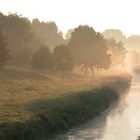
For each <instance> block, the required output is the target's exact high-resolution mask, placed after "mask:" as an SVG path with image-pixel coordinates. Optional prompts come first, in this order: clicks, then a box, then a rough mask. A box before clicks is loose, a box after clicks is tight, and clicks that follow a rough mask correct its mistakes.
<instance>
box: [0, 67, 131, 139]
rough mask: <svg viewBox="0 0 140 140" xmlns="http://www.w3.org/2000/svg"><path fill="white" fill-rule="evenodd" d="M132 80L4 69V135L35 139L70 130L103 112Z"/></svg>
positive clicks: (0, 80) (0, 105)
mask: <svg viewBox="0 0 140 140" xmlns="http://www.w3.org/2000/svg"><path fill="white" fill-rule="evenodd" d="M67 77H69V78H67ZM130 79H131V76H129V75H127V74H122V75H120V74H115V75H108V76H99V75H97V76H95V77H94V79H93V80H92V81H90V80H89V79H87V78H85V77H82V76H78V75H74V74H73V75H71V74H67V76H66V78H60V77H59V76H53V75H52V74H51V75H45V76H44V75H42V74H38V73H35V72H30V71H28V70H17V69H3V70H0V137H1V138H2V139H3V140H8V139H9V140H23V139H26V140H32V139H35V138H36V139H37V137H40V136H42V137H47V136H48V137H50V136H51V135H56V134H59V133H61V132H63V131H64V130H68V129H69V128H71V127H73V126H75V125H78V124H79V123H81V122H84V121H85V120H86V119H88V118H91V117H94V116H96V115H98V114H100V112H101V111H102V110H104V109H105V108H107V107H108V106H109V105H110V103H111V102H112V101H114V100H116V99H118V98H119V94H118V93H120V92H121V91H123V89H126V88H128V87H129V84H130ZM93 93H94V94H93ZM91 99H92V100H91ZM93 107H94V108H93ZM91 111H93V113H91ZM84 114H85V115H84ZM79 116H83V118H79ZM77 120H79V122H78V121H77ZM46 124H47V125H46ZM46 131H47V132H46Z"/></svg>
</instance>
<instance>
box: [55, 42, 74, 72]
mask: <svg viewBox="0 0 140 140" xmlns="http://www.w3.org/2000/svg"><path fill="white" fill-rule="evenodd" d="M54 59H55V63H56V65H55V68H56V70H57V71H71V70H72V69H73V68H74V62H73V58H72V55H71V52H70V50H69V48H68V47H67V46H66V45H59V46H56V47H55V48H54Z"/></svg>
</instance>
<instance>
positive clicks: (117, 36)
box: [102, 29, 126, 42]
mask: <svg viewBox="0 0 140 140" xmlns="http://www.w3.org/2000/svg"><path fill="white" fill-rule="evenodd" d="M102 34H103V36H104V37H105V38H106V39H108V40H110V39H114V40H116V41H118V42H120V41H122V42H124V41H125V39H126V37H125V35H124V34H123V32H122V31H121V30H118V29H107V30H105V31H104V32H103V33H102Z"/></svg>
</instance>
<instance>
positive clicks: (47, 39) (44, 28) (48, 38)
mask: <svg viewBox="0 0 140 140" xmlns="http://www.w3.org/2000/svg"><path fill="white" fill-rule="evenodd" d="M31 27H32V32H33V33H34V34H35V35H36V36H37V37H38V38H40V40H41V42H44V43H47V44H48V46H49V47H50V48H51V49H52V50H53V48H54V47H55V46H56V45H60V44H65V42H66V41H65V39H64V38H63V34H62V32H60V31H59V30H58V27H57V25H56V23H55V22H40V21H39V20H38V19H33V21H32V26H31Z"/></svg>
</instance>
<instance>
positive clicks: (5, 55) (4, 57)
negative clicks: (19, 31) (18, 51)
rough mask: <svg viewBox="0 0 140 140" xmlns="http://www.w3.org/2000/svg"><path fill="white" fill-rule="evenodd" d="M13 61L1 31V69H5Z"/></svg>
mask: <svg viewBox="0 0 140 140" xmlns="http://www.w3.org/2000/svg"><path fill="white" fill-rule="evenodd" d="M10 59H11V57H10V54H9V50H8V49H7V42H6V38H5V37H4V36H3V34H2V29H0V67H3V66H4V65H6V64H7V62H8V61H9V60H10Z"/></svg>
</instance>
